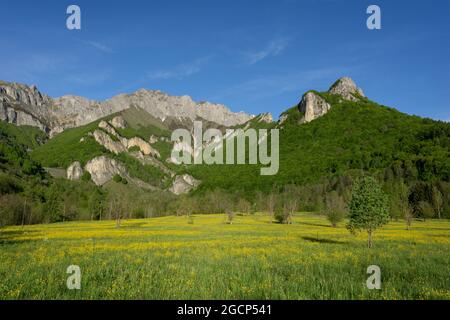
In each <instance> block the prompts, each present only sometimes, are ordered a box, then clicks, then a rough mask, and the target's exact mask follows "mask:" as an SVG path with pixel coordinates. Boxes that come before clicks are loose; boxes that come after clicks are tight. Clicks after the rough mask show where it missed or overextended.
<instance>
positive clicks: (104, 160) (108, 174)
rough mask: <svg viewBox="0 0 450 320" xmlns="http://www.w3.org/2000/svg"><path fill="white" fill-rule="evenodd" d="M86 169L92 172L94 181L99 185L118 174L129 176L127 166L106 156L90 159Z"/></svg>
mask: <svg viewBox="0 0 450 320" xmlns="http://www.w3.org/2000/svg"><path fill="white" fill-rule="evenodd" d="M84 170H86V171H87V172H89V173H90V174H91V179H92V181H93V182H94V183H95V184H96V185H98V186H101V185H104V184H105V183H107V182H108V181H110V180H111V179H112V178H113V177H114V175H116V174H118V175H120V176H127V173H126V170H125V167H124V166H123V165H122V164H121V163H119V162H118V161H116V160H114V159H110V158H108V157H106V156H100V157H96V158H94V159H92V160H90V161H89V162H88V163H87V164H86V166H85V167H84Z"/></svg>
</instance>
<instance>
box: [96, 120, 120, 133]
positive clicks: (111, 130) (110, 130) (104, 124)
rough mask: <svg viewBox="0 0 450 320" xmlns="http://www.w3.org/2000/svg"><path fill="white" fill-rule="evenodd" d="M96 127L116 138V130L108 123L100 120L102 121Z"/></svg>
mask: <svg viewBox="0 0 450 320" xmlns="http://www.w3.org/2000/svg"><path fill="white" fill-rule="evenodd" d="M98 127H99V128H101V129H103V130H105V131H106V132H108V133H109V134H111V135H113V136H115V137H118V134H117V132H116V130H115V129H114V128H113V126H112V125H110V124H109V123H108V122H106V121H104V120H102V121H100V122H99V124H98Z"/></svg>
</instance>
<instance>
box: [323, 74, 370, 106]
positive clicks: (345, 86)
mask: <svg viewBox="0 0 450 320" xmlns="http://www.w3.org/2000/svg"><path fill="white" fill-rule="evenodd" d="M328 92H329V93H332V94H337V95H340V96H342V97H343V98H344V99H346V100H350V101H358V100H359V97H365V95H364V92H363V91H362V89H361V88H358V86H357V85H356V83H355V82H354V81H353V80H352V79H351V78H348V77H343V78H340V79H339V80H337V81H336V82H335V83H334V84H333V85H332V86H331V88H330V90H328Z"/></svg>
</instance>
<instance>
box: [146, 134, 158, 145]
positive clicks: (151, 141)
mask: <svg viewBox="0 0 450 320" xmlns="http://www.w3.org/2000/svg"><path fill="white" fill-rule="evenodd" d="M156 142H158V137H157V136H154V135H153V134H152V135H151V136H150V138H149V139H148V143H150V144H154V143H156Z"/></svg>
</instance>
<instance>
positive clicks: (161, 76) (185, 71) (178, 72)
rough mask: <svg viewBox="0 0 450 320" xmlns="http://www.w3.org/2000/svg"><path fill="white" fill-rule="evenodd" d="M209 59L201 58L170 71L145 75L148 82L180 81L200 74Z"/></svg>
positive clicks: (159, 71)
mask: <svg viewBox="0 0 450 320" xmlns="http://www.w3.org/2000/svg"><path fill="white" fill-rule="evenodd" d="M209 59H210V57H203V58H199V59H197V60H194V61H192V62H190V63H186V64H181V65H178V66H176V67H174V68H172V69H167V70H156V71H152V72H149V73H148V74H147V76H146V78H147V79H150V80H168V79H177V80H181V79H183V78H185V77H188V76H191V75H193V74H196V73H198V72H200V71H201V69H202V67H203V66H204V65H205V64H206V63H207V62H208V61H209Z"/></svg>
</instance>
